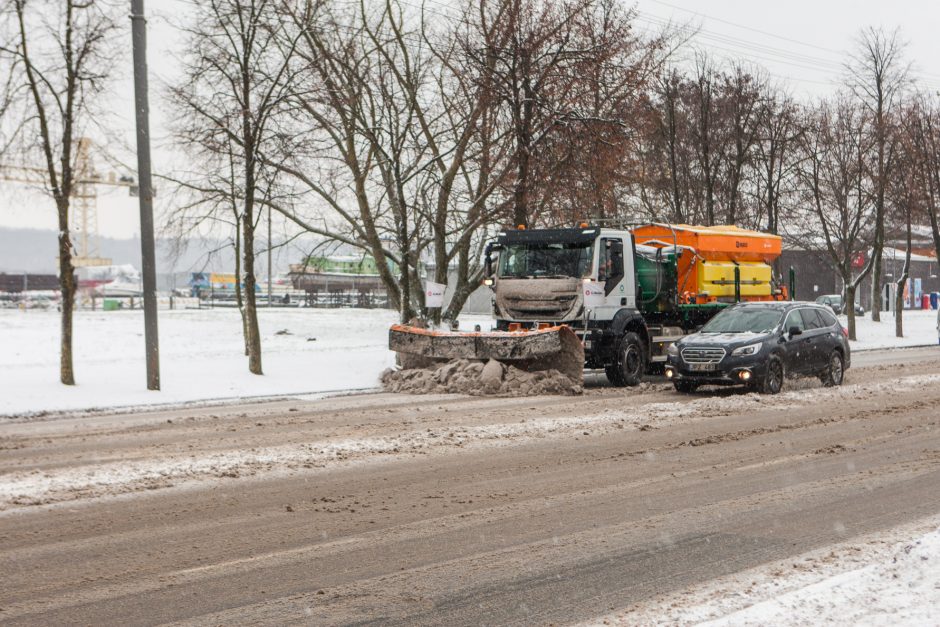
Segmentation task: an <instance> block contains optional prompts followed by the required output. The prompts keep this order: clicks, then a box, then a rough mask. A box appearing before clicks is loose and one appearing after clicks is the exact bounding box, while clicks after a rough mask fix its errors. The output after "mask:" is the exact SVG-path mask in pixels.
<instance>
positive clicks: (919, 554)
mask: <svg viewBox="0 0 940 627" xmlns="http://www.w3.org/2000/svg"><path fill="white" fill-rule="evenodd" d="M938 621H940V516H931V517H929V518H925V519H921V520H919V521H916V522H914V523H910V524H906V525H903V526H899V527H896V528H893V529H889V530H886V531H881V532H877V533H872V534H867V535H863V536H860V537H857V538H854V539H852V540H850V541H847V542H843V543H840V544H836V545H833V546H827V547H824V548H821V549H817V550H815V551H811V552H808V553H804V554H802V555H798V556H795V557H791V558H787V559H784V560H779V561H776V562H772V563H769V564H764V565H762V566H758V567H756V568H752V569H749V570H746V571H742V572H740V573H735V574H733V575H728V576H725V577H720V578H718V579H715V580H713V581H710V582H707V583H704V584H700V585H696V586H692V587H690V588H687V589H685V590H682V591H679V592H675V593H672V594H668V595H661V596H658V597H655V598H653V599H650V600H648V601H644V602H641V603H637V604H635V605H634V606H632V607H630V608H626V609H624V610H621V611H618V612H614V613H612V614H609V615H607V616H603V617H600V618H597V619H595V620H592V621H589V622H585V623H583V624H582V627H583V626H592V625H631V626H632V625H656V624H670V625H708V626H709V627H724V626H730V625H735V626H763V625H815V624H831V625H858V624H865V625H886V626H887V625H892V626H893V625H928V624H934V625H935V624H938Z"/></svg>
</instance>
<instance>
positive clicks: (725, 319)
mask: <svg viewBox="0 0 940 627" xmlns="http://www.w3.org/2000/svg"><path fill="white" fill-rule="evenodd" d="M780 318H781V312H780V311H777V310H775V309H753V308H745V307H742V308H740V309H726V310H725V311H722V312H721V313H720V314H718V315H717V316H715V317H714V318H712V319H711V320H709V321H708V324H706V325H705V326H704V327H702V330H701V333H767V332H768V331H771V330H773V329H774V328H775V327H776V326H777V325H778V324H780Z"/></svg>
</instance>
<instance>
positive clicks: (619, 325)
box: [389, 224, 793, 386]
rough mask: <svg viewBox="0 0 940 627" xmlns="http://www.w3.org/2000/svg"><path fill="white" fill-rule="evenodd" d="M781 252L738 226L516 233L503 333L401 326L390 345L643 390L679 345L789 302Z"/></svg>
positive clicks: (773, 240)
mask: <svg viewBox="0 0 940 627" xmlns="http://www.w3.org/2000/svg"><path fill="white" fill-rule="evenodd" d="M780 252H781V239H780V237H778V236H776V235H768V234H763V233H758V232H755V231H747V230H744V229H739V228H737V227H733V226H714V227H702V226H690V225H685V224H675V225H673V224H646V225H642V226H635V227H633V228H630V229H617V228H605V227H601V226H590V225H582V226H580V227H578V228H562V229H531V230H529V229H522V228H520V229H514V230H505V231H503V232H501V233H500V234H499V235H498V237H497V238H496V240H495V241H493V242H491V243H490V244H489V245H488V246H487V248H486V271H485V273H486V274H485V279H484V284H485V285H487V286H488V287H489V288H490V289H491V290H492V291H493V299H492V303H493V317H494V319H495V322H496V325H495V329H494V330H493V331H490V332H483V333H460V332H443V331H429V330H426V329H416V328H414V327H410V326H405V325H396V326H394V327H392V330H391V331H390V336H389V344H390V348H391V349H392V350H394V351H397V352H398V353H399V355H400V356H401V357H402V363H403V364H405V363H406V362H408V361H409V360H413V359H416V358H417V359H423V360H433V361H440V360H448V359H479V360H488V359H496V360H499V361H502V362H505V363H509V364H513V365H516V366H519V367H522V368H523V369H528V370H532V369H536V370H544V369H548V368H554V369H556V370H559V371H561V372H564V373H566V374H567V373H572V374H574V373H578V375H581V373H583V370H584V369H590V370H600V369H602V370H603V371H604V372H605V374H606V376H607V379H608V380H609V381H610V383H611V384H612V385H615V386H633V385H637V384H638V383H640V381H641V380H642V377H643V375H644V374H645V373H650V372H655V371H657V370H660V369H661V368H662V367H663V365H664V364H665V361H666V349H667V348H668V346H669V345H670V344H671V343H673V342H675V341H676V340H677V339H679V338H680V337H681V336H683V335H685V334H687V333H691V332H694V331H695V330H697V329H698V328H700V327H701V326H702V325H703V324H705V322H707V321H708V320H709V319H710V318H711V317H712V316H714V315H715V314H716V313H717V312H718V311H720V310H721V309H723V308H725V307H728V306H730V305H732V304H734V303H736V302H740V301H753V300H787V299H788V298H789V294H790V293H792V281H793V276H792V273H791V275H790V277H789V282H790V284H791V289H790V290H788V289H787V287H786V286H784V285H783V282H782V281H780V280H777V279H775V277H774V274H773V269H772V267H771V264H772V263H773V262H774V260H776V259H777V258H778V257H779V256H780ZM576 345H577V346H578V347H579V348H581V349H583V350H575V349H573V346H576ZM406 367H407V366H406ZM579 378H580V376H579Z"/></svg>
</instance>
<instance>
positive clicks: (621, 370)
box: [604, 333, 646, 387]
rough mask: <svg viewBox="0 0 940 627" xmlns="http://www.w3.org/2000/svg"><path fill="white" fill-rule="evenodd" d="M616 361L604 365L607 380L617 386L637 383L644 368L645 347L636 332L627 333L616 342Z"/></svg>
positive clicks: (641, 376) (641, 377)
mask: <svg viewBox="0 0 940 627" xmlns="http://www.w3.org/2000/svg"><path fill="white" fill-rule="evenodd" d="M615 359H616V361H615V362H614V363H613V364H611V365H609V366H607V367H605V368H604V372H606V373H607V380H608V381H610V384H611V385H615V386H617V387H624V386H630V387H632V386H634V385H639V383H640V381H641V380H642V379H643V372H644V371H645V370H646V349H645V347H644V346H643V340H642V339H640V336H639V335H637V334H636V333H627V334H625V335H624V336H623V337H622V338H621V339H620V343H619V344H617V351H616V353H615Z"/></svg>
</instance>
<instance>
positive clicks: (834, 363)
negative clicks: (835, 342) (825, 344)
mask: <svg viewBox="0 0 940 627" xmlns="http://www.w3.org/2000/svg"><path fill="white" fill-rule="evenodd" d="M844 378H845V367H844V366H843V363H842V355H841V354H840V353H839V351H832V354H830V355H829V363H828V364H827V365H826V369H825V370H823V372H822V374H821V375H819V380H820V381H822V383H823V385H824V386H826V387H827V388H830V387H833V386H836V385H842V379H844Z"/></svg>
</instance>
